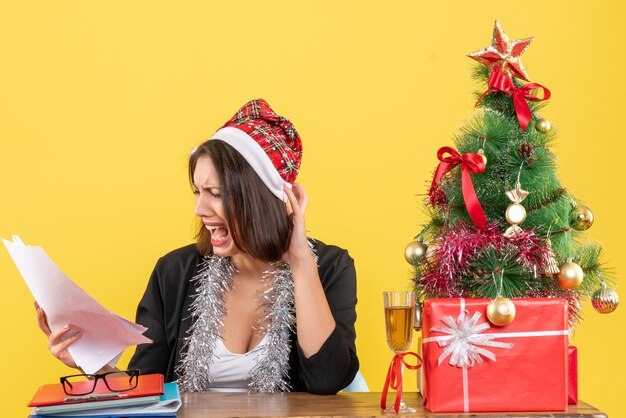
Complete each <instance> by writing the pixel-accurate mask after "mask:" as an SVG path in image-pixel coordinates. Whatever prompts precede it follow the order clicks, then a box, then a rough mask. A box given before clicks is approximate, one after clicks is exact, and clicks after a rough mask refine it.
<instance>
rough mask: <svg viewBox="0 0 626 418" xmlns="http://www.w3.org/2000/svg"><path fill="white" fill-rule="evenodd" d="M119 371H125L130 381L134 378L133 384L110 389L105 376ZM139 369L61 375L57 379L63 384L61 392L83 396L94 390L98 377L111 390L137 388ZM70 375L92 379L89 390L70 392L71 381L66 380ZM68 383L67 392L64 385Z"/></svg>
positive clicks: (120, 390)
mask: <svg viewBox="0 0 626 418" xmlns="http://www.w3.org/2000/svg"><path fill="white" fill-rule="evenodd" d="M119 373H126V374H127V375H128V379H129V381H130V382H132V381H133V379H134V380H135V384H134V385H133V386H132V387H129V388H127V389H111V386H109V382H107V376H109V375H112V374H119ZM139 375H140V373H139V370H138V369H133V370H116V371H112V372H107V373H101V374H84V373H83V374H73V375H70V376H63V377H61V378H59V380H60V381H61V386H63V392H65V394H66V395H70V396H83V395H89V394H90V393H93V391H94V390H96V385H97V383H98V380H99V379H102V381H104V384H105V386H106V387H107V389H109V390H110V391H111V392H127V391H129V390H133V389H135V388H137V385H138V384H139ZM72 377H86V378H87V379H88V381H92V382H93V386H92V387H91V390H90V391H89V392H81V393H76V392H71V390H72V387H73V385H72V383H71V382H70V381H69V380H68V379H69V378H72ZM65 385H68V386H69V390H70V392H71V393H70V392H68V388H67V387H66V386H65Z"/></svg>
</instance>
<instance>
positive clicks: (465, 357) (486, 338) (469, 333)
mask: <svg viewBox="0 0 626 418" xmlns="http://www.w3.org/2000/svg"><path fill="white" fill-rule="evenodd" d="M459 308H460V313H459V316H458V319H457V322H454V319H453V318H452V317H451V316H446V317H443V318H442V319H441V321H442V322H443V323H444V324H446V325H447V327H443V326H438V325H437V326H433V327H431V329H430V331H431V332H433V331H435V332H442V333H444V334H448V335H441V336H436V337H428V338H424V340H423V343H424V344H427V343H431V342H436V343H437V344H439V346H440V347H446V348H445V349H444V351H443V353H441V355H440V356H439V359H438V361H437V365H438V366H441V363H443V362H444V361H445V359H446V358H447V357H448V356H450V360H449V361H448V364H450V366H454V367H459V368H461V369H462V378H463V410H464V411H465V412H469V382H468V376H467V368H468V367H473V366H474V365H476V364H480V363H482V362H483V359H482V357H486V358H488V359H489V360H491V361H496V355H495V354H494V353H493V352H491V351H489V350H487V349H486V348H484V347H492V348H502V349H507V350H510V349H511V348H513V344H511V343H505V342H500V341H493V340H494V339H496V338H525V337H551V336H558V335H567V334H568V331H567V330H555V331H526V332H503V333H486V334H485V333H483V332H484V331H486V330H488V329H489V328H490V326H489V324H488V323H487V322H483V323H481V324H479V323H478V321H479V320H480V317H481V313H480V312H478V311H477V312H475V313H474V315H472V316H471V317H469V313H468V312H467V310H466V309H465V299H463V298H461V299H460V301H459Z"/></svg>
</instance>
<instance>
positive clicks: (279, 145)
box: [210, 99, 302, 202]
mask: <svg viewBox="0 0 626 418" xmlns="http://www.w3.org/2000/svg"><path fill="white" fill-rule="evenodd" d="M210 139H219V140H220V141H224V142H226V143H227V144H228V145H230V146H232V147H233V148H235V149H236V150H237V151H238V152H239V153H240V154H241V155H242V156H243V157H244V158H245V159H246V161H248V163H249V164H250V165H251V166H252V168H253V169H254V171H255V172H256V173H257V174H258V175H259V177H260V178H261V180H263V183H265V185H266V186H267V187H268V189H270V191H271V192H272V193H273V194H274V195H275V196H276V197H278V198H279V199H281V200H282V201H283V202H286V201H287V200H288V199H287V194H286V193H285V191H284V190H283V186H284V185H285V184H286V185H287V187H291V183H293V182H294V181H295V179H296V176H297V175H298V171H299V170H300V161H301V160H302V141H301V140H300V136H299V135H298V132H297V131H296V128H295V127H294V126H293V125H292V124H291V122H290V121H289V120H288V119H286V118H284V117H282V116H278V115H277V114H276V113H275V112H274V111H273V110H272V108H271V107H270V105H269V104H267V102H266V101H265V100H263V99H256V100H251V101H249V102H248V103H246V104H245V105H244V106H243V107H242V108H241V109H239V110H238V111H237V113H235V115H234V116H233V117H232V118H231V119H230V120H229V121H228V122H226V123H225V124H224V126H223V127H222V128H220V129H219V130H218V131H217V132H215V134H214V135H213V136H212V137H211V138H210Z"/></svg>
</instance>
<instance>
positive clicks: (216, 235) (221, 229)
mask: <svg viewBox="0 0 626 418" xmlns="http://www.w3.org/2000/svg"><path fill="white" fill-rule="evenodd" d="M205 227H206V229H208V230H209V232H210V233H211V245H213V246H214V247H219V246H221V245H224V244H225V243H226V242H227V241H228V235H229V234H228V228H226V226H225V225H205Z"/></svg>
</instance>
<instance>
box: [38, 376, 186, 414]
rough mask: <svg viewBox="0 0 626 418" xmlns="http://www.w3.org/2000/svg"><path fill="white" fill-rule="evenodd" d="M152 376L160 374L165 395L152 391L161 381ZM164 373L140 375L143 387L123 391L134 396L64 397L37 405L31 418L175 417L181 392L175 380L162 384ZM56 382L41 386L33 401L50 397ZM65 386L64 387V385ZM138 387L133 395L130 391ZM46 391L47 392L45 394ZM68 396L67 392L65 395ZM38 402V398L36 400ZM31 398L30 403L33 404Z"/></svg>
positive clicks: (179, 403)
mask: <svg viewBox="0 0 626 418" xmlns="http://www.w3.org/2000/svg"><path fill="white" fill-rule="evenodd" d="M153 376H159V377H160V384H161V390H162V391H163V394H162V395H149V394H147V393H151V390H152V392H153V391H154V385H155V384H157V383H158V382H159V381H157V380H156V379H154V378H152V377H153ZM141 378H150V379H151V381H150V383H146V384H142V383H141ZM162 379H163V376H162V375H145V376H140V386H141V388H140V387H137V389H134V390H133V391H129V392H124V394H128V395H131V396H125V397H122V398H119V399H113V400H103V401H89V402H82V403H67V402H63V401H61V403H58V404H56V405H48V406H36V407H35V408H33V411H32V413H31V415H30V418H44V417H72V418H81V417H90V418H104V417H111V418H113V417H144V418H145V417H175V416H176V412H177V411H178V409H179V408H180V406H181V404H182V402H181V399H180V392H179V390H178V386H177V385H176V383H175V382H170V383H165V384H163V380H162ZM53 386H55V385H45V386H42V387H41V388H40V389H39V391H38V392H37V394H36V395H35V398H33V401H36V399H38V398H40V399H47V397H48V396H49V395H50V393H51V392H53V391H54V388H53ZM61 390H62V389H61ZM135 391H139V392H138V393H139V394H138V393H135V394H134V395H136V396H134V397H133V396H132V394H131V392H135ZM44 392H47V395H45V396H44V395H43V393H44ZM66 396H67V395H66ZM35 403H36V402H35ZM33 405H34V403H33V402H32V401H31V403H30V404H29V406H33Z"/></svg>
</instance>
